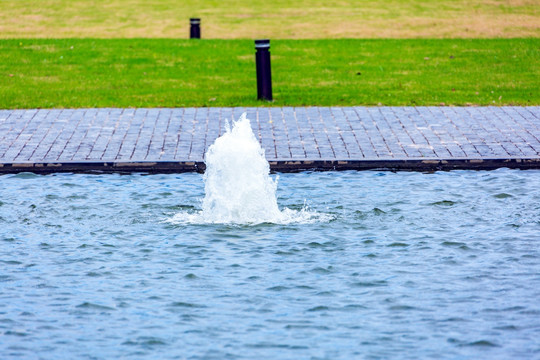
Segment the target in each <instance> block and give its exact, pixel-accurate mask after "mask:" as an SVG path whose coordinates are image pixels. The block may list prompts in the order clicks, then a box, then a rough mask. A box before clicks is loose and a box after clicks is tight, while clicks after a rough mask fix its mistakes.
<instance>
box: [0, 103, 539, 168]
mask: <svg viewBox="0 0 540 360" xmlns="http://www.w3.org/2000/svg"><path fill="white" fill-rule="evenodd" d="M244 111H246V112H247V114H248V118H250V119H251V124H252V127H253V130H254V132H255V134H256V136H257V137H258V138H259V139H260V141H261V144H262V146H263V147H264V149H265V151H266V157H267V159H268V160H269V161H270V164H271V166H272V168H273V169H274V170H279V171H298V170H305V169H318V170H327V169H373V168H389V169H406V170H436V169H454V168H459V169H471V168H472V169H480V168H484V169H492V168H497V167H514V168H540V107H538V106H536V107H297V108H293V107H284V108H278V107H271V108H264V107H260V108H176V109H132V108H130V109H76V110H73V109H65V110H36V109H34V110H0V172H18V171H34V172H45V173H46V172H56V171H149V172H176V171H179V172H180V171H202V170H204V162H203V157H204V153H205V151H206V149H207V148H208V146H209V145H210V144H212V142H213V141H214V139H215V138H216V137H217V136H219V135H220V134H221V133H222V132H223V129H224V124H225V121H226V119H231V117H234V118H235V119H236V118H238V117H239V116H240V114H241V113H242V112H244Z"/></svg>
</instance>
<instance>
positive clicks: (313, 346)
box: [0, 169, 540, 359]
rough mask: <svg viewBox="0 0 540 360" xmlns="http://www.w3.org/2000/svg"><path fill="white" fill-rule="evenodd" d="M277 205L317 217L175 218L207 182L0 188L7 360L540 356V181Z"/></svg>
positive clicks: (15, 183)
mask: <svg viewBox="0 0 540 360" xmlns="http://www.w3.org/2000/svg"><path fill="white" fill-rule="evenodd" d="M277 195H278V205H279V207H280V209H283V208H285V207H287V208H290V209H292V210H297V211H299V210H301V209H302V208H303V207H304V205H305V204H307V206H308V208H309V209H310V211H312V212H313V213H314V214H317V215H316V217H315V218H312V219H315V221H305V222H302V221H299V222H296V223H295V222H293V223H290V224H285V225H276V224H268V223H263V224H259V225H254V226H248V225H232V224H229V225H223V224H197V223H189V222H185V221H184V222H182V221H178V214H181V215H180V218H181V219H182V218H183V217H182V216H184V218H185V217H186V216H185V215H186V214H187V215H189V214H194V213H196V212H197V211H199V210H200V209H201V200H202V198H203V197H204V185H203V182H202V176H201V175H199V174H175V175H141V174H134V175H81V174H78V175H74V174H57V175H49V176H37V175H33V174H28V173H26V174H18V175H3V176H0V354H1V356H0V357H1V358H2V359H24V358H29V359H34V358H35V359H37V358H43V359H75V358H76V359H113V358H137V359H253V358H261V359H388V358H400V359H418V358H424V359H425V358H434V359H469V358H470V359H477V358H484V359H485V358H492V359H518V358H520V359H532V358H540V246H539V243H540V171H518V170H507V169H501V170H497V171H490V172H475V171H453V172H437V173H433V174H422V173H408V172H400V173H391V172H374V171H372V172H326V173H313V172H305V173H298V174H280V179H279V184H278V190H277ZM317 216H318V217H317ZM173 219H176V220H173Z"/></svg>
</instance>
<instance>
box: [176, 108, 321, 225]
mask: <svg viewBox="0 0 540 360" xmlns="http://www.w3.org/2000/svg"><path fill="white" fill-rule="evenodd" d="M225 130H226V131H225V134H223V135H222V136H221V137H219V138H217V139H216V141H215V142H214V144H213V145H211V146H210V147H209V148H208V151H207V152H206V155H205V163H206V172H205V174H204V177H203V178H204V184H205V186H204V190H205V197H204V199H203V201H202V211H199V212H197V213H191V214H190V213H185V212H182V213H178V214H176V215H175V216H174V217H173V218H172V219H171V220H170V222H172V223H191V224H194V223H195V224H201V223H207V224H208V223H222V224H223V223H225V224H227V223H233V224H260V223H276V224H289V223H310V222H316V221H328V220H329V218H328V215H325V214H319V213H316V212H312V211H308V210H307V209H305V208H304V209H302V210H300V211H295V210H290V209H284V210H283V211H280V210H279V208H278V204H277V199H276V189H277V182H278V177H277V176H276V178H275V179H272V178H271V177H270V175H269V173H270V165H269V164H268V161H266V158H265V156H264V150H263V149H262V148H261V145H260V144H259V142H258V141H257V139H256V138H255V135H254V134H253V131H252V130H251V123H250V121H249V119H248V118H247V117H246V114H245V113H244V114H242V116H241V117H240V119H239V120H238V121H236V122H234V123H233V126H232V128H230V127H229V126H228V124H227V127H226V129H225Z"/></svg>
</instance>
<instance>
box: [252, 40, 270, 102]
mask: <svg viewBox="0 0 540 360" xmlns="http://www.w3.org/2000/svg"><path fill="white" fill-rule="evenodd" d="M255 50H256V51H257V52H256V53H255V62H256V66H257V99H259V100H268V101H272V73H271V71H270V40H268V39H264V40H255Z"/></svg>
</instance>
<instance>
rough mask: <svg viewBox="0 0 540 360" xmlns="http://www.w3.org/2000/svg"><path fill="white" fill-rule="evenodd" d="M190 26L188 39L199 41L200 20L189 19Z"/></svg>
mask: <svg viewBox="0 0 540 360" xmlns="http://www.w3.org/2000/svg"><path fill="white" fill-rule="evenodd" d="M189 23H190V25H191V27H190V29H189V38H190V39H200V38H201V19H199V18H191V19H189Z"/></svg>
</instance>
